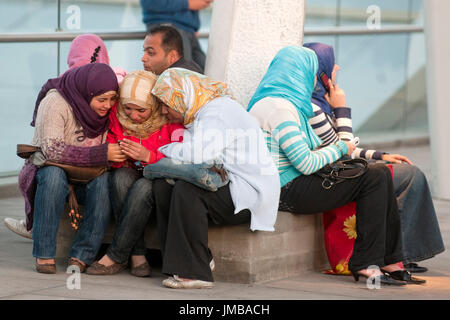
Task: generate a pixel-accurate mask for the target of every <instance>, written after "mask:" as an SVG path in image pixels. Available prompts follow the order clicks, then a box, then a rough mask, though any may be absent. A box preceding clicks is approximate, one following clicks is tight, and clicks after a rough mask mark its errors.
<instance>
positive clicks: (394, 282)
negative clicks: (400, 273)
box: [350, 271, 406, 286]
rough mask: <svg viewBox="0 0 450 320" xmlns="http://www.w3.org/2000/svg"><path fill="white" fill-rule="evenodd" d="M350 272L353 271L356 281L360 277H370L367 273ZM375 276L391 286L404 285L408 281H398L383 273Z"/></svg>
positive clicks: (382, 282)
mask: <svg viewBox="0 0 450 320" xmlns="http://www.w3.org/2000/svg"><path fill="white" fill-rule="evenodd" d="M350 272H351V273H352V276H353V278H355V281H359V277H363V278H366V279H368V278H369V277H368V276H366V275H365V274H362V273H358V272H353V271H350ZM374 278H380V283H381V284H387V285H391V286H404V285H405V284H406V282H404V281H397V280H395V279H393V278H392V277H391V276H390V275H388V274H382V275H379V276H377V277H374Z"/></svg>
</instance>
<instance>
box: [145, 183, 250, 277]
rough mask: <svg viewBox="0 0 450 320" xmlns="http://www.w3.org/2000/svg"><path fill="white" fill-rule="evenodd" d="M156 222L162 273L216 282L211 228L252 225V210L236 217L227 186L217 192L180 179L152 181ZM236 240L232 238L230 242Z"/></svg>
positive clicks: (243, 211)
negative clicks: (210, 239)
mask: <svg viewBox="0 0 450 320" xmlns="http://www.w3.org/2000/svg"><path fill="white" fill-rule="evenodd" d="M153 195H154V201H155V209H156V217H157V218H156V221H157V224H158V233H159V238H160V243H161V250H162V254H163V265H162V272H163V273H166V274H172V275H174V274H175V275H178V276H180V277H182V278H187V279H198V280H204V281H213V277H212V273H211V269H210V267H209V263H210V261H211V258H212V257H211V252H210V251H209V249H208V226H209V224H215V225H236V224H243V223H249V222H250V211H249V210H242V211H241V212H239V213H237V214H234V210H235V208H234V204H233V200H232V198H231V194H230V188H229V185H228V184H227V185H226V186H224V187H221V188H219V189H218V190H217V191H216V192H211V191H207V190H204V189H202V188H199V187H197V186H195V185H193V184H190V183H188V182H185V181H182V180H178V181H177V182H176V183H175V186H172V185H170V184H168V183H167V182H166V181H165V180H162V179H156V180H154V181H153ZM230 241H233V239H230Z"/></svg>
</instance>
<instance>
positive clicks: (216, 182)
mask: <svg viewBox="0 0 450 320" xmlns="http://www.w3.org/2000/svg"><path fill="white" fill-rule="evenodd" d="M212 166H213V165H211V164H204V163H201V164H193V163H180V162H175V161H173V160H171V159H168V158H163V159H161V160H159V161H158V162H156V163H153V164H148V165H146V166H145V168H144V172H143V175H144V177H145V178H147V179H157V178H170V179H181V180H184V181H187V182H190V183H192V184H195V185H196V186H198V187H200V188H203V189H206V190H209V191H217V189H218V188H220V187H223V186H225V185H226V184H227V183H228V182H229V179H228V177H227V178H226V179H225V181H222V178H221V176H220V175H219V174H217V173H215V172H213V171H211V170H209V168H211V167H212Z"/></svg>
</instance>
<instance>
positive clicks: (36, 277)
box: [0, 146, 450, 301]
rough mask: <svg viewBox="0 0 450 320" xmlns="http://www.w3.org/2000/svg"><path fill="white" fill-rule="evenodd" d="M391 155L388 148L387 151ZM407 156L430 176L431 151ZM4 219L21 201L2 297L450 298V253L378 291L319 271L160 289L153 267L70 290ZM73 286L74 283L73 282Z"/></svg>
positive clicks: (448, 223) (85, 281)
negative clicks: (417, 281) (42, 267)
mask: <svg viewBox="0 0 450 320" xmlns="http://www.w3.org/2000/svg"><path fill="white" fill-rule="evenodd" d="M386 151H390V150H386ZM395 151H396V152H397V153H403V154H405V155H406V156H408V157H410V159H412V160H413V161H414V162H415V163H416V164H417V165H418V166H419V167H421V168H422V169H423V170H424V172H425V173H426V174H427V175H429V173H430V163H431V162H430V161H431V160H430V159H429V156H430V154H429V147H428V146H419V147H408V148H397V149H396V150H395ZM435 206H436V209H437V213H438V218H439V222H440V226H441V231H442V234H443V237H444V242H445V244H446V247H447V248H448V247H449V244H450V202H448V201H440V200H435ZM5 217H14V218H18V219H19V218H22V217H23V200H22V199H21V198H18V197H13V198H11V197H10V198H4V199H0V221H1V223H0V299H14V300H18V299H39V300H41V299H126V300H128V299H133V300H139V299H149V300H197V301H201V300H212V299H218V300H236V301H238V300H298V299H308V300H309V299H319V300H334V299H343V300H349V299H350V300H354V299H384V300H392V299H437V300H440V299H450V253H449V251H448V250H446V251H445V252H444V253H442V254H440V255H438V256H436V257H435V258H433V259H430V260H427V261H424V262H422V263H421V265H423V266H426V267H428V268H429V270H430V271H429V272H427V273H425V274H422V275H420V276H421V277H423V278H425V279H426V280H427V283H426V284H425V285H421V286H417V285H415V286H414V285H408V286H405V287H382V288H381V289H380V290H370V289H368V288H367V287H366V285H365V282H364V281H360V282H359V283H355V282H354V281H353V278H351V277H348V276H330V275H324V274H321V273H320V270H317V271H314V272H309V273H307V274H305V275H303V276H297V277H292V278H287V279H282V280H277V281H269V282H265V283H258V284H252V285H245V284H231V283H222V282H217V283H216V286H215V287H214V288H213V289H209V290H173V289H167V288H164V287H162V285H161V281H162V280H163V279H164V278H165V276H164V275H162V274H161V273H160V270H158V269H157V268H156V269H155V270H154V273H153V276H152V277H150V278H144V279H141V278H136V277H134V276H132V275H131V274H130V273H129V271H128V270H126V271H123V272H122V273H121V274H119V275H114V276H104V277H101V276H89V275H85V274H82V275H81V278H80V289H76V288H75V289H69V288H68V287H67V280H68V279H69V276H70V275H69V274H67V273H65V266H64V264H63V263H60V264H59V265H58V268H59V271H58V273H57V274H56V275H44V274H39V273H37V272H35V271H34V259H33V257H32V255H31V251H32V241H31V240H28V239H25V238H21V237H19V236H18V235H16V234H14V233H12V232H10V231H9V230H8V229H7V228H6V227H5V226H4V224H3V219H4V218H5ZM72 285H73V282H72Z"/></svg>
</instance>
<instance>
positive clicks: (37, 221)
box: [33, 166, 111, 265]
mask: <svg viewBox="0 0 450 320" xmlns="http://www.w3.org/2000/svg"><path fill="white" fill-rule="evenodd" d="M108 177H109V172H105V173H104V174H102V175H101V176H99V177H97V178H95V179H94V180H92V181H91V182H89V183H88V184H87V185H77V186H76V187H75V193H76V196H77V200H78V202H79V204H82V205H84V206H85V210H84V214H83V219H82V220H81V224H80V227H79V229H78V232H77V234H76V236H75V239H74V241H73V243H72V247H71V250H70V252H69V256H70V257H72V258H77V259H79V260H81V261H83V262H84V263H86V264H88V265H89V264H91V263H92V262H93V261H94V259H95V257H96V255H97V252H98V250H99V248H100V245H101V244H102V241H103V237H104V235H105V231H106V228H107V227H108V223H109V218H110V215H111V205H110V199H109V188H108V182H109V179H108ZM36 182H37V189H36V195H35V200H34V223H33V239H34V242H33V256H34V257H36V258H42V259H52V258H54V257H55V255H56V239H57V234H58V227H59V219H60V216H61V214H62V213H63V211H64V205H65V203H66V199H67V195H68V194H69V189H68V181H67V176H66V173H65V172H64V170H63V169H61V168H58V167H55V166H46V167H42V168H40V169H39V170H38V172H37V174H36Z"/></svg>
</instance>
